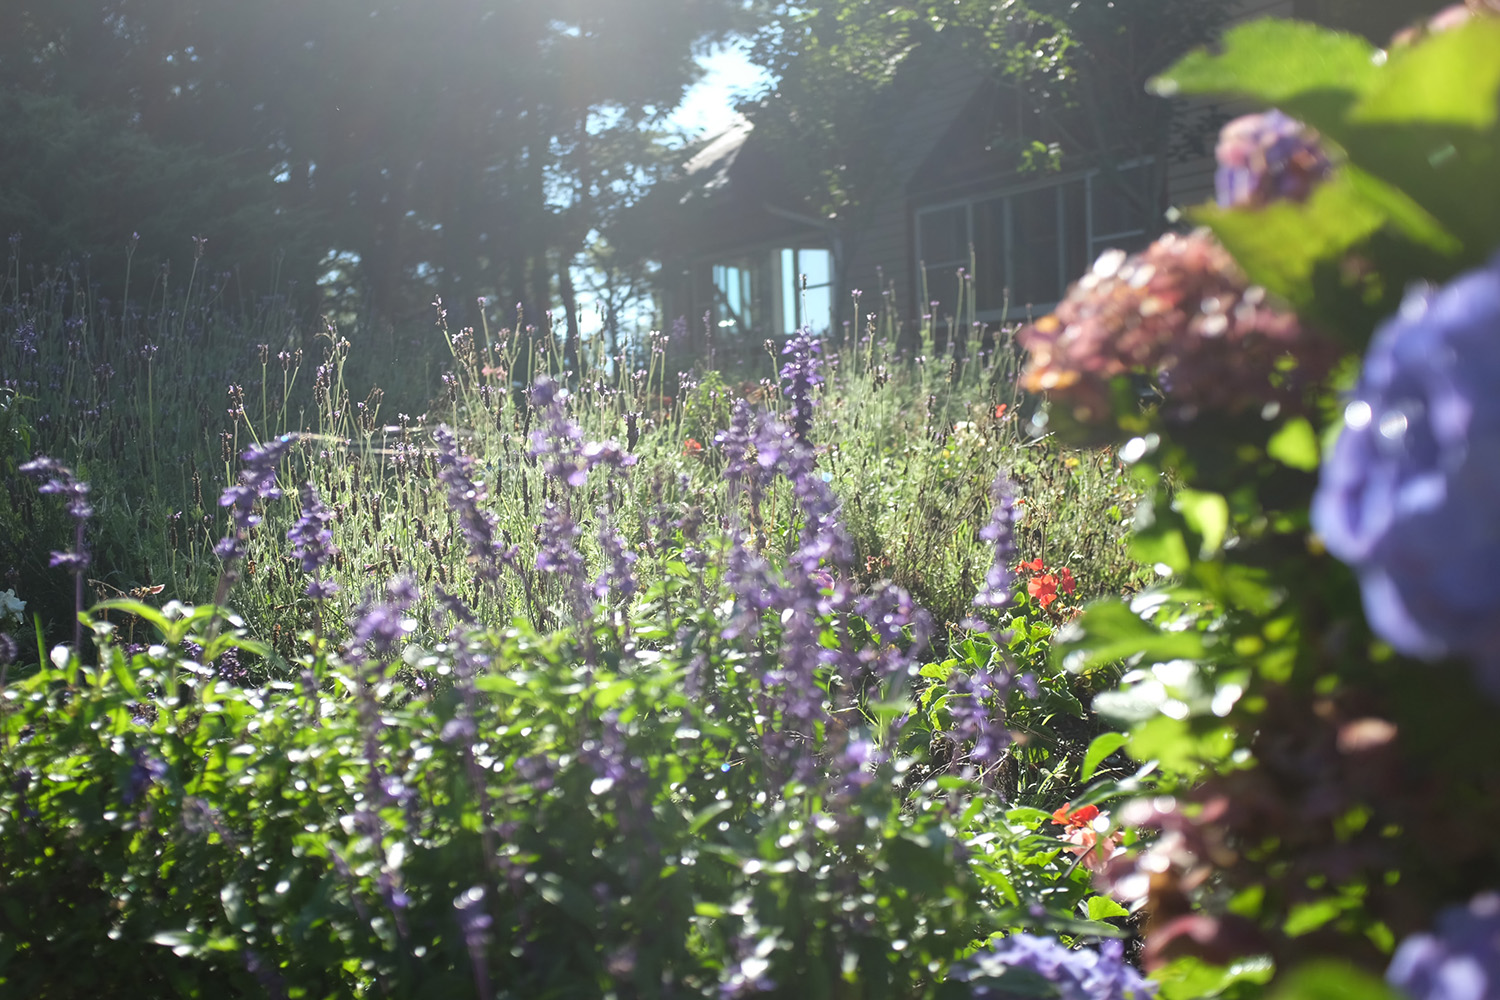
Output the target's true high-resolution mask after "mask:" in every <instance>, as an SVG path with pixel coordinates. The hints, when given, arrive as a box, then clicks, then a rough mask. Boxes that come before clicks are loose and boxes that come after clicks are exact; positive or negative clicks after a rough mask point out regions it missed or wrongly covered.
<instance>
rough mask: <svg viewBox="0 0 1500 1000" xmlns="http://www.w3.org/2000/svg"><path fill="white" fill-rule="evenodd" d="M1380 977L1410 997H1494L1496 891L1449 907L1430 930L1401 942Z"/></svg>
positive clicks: (1497, 987) (1499, 966) (1499, 990)
mask: <svg viewBox="0 0 1500 1000" xmlns="http://www.w3.org/2000/svg"><path fill="white" fill-rule="evenodd" d="M1385 978H1386V981H1387V982H1389V983H1390V984H1391V985H1392V986H1394V987H1396V988H1398V989H1400V990H1401V991H1402V992H1403V993H1405V994H1406V995H1407V996H1408V997H1411V1000H1497V998H1500V893H1495V892H1485V893H1481V894H1480V895H1478V896H1475V897H1474V898H1473V899H1472V900H1471V901H1470V902H1469V904H1468V905H1467V906H1454V907H1450V908H1448V909H1446V910H1444V911H1443V912H1442V913H1441V914H1439V915H1438V919H1437V926H1436V928H1435V929H1434V930H1433V932H1431V933H1427V934H1413V935H1412V936H1411V937H1409V938H1407V939H1406V940H1405V941H1402V942H1401V946H1400V947H1399V948H1397V949H1396V954H1395V955H1394V956H1392V958H1391V964H1390V967H1389V968H1387V969H1386V973H1385Z"/></svg>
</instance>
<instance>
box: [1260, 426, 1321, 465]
mask: <svg viewBox="0 0 1500 1000" xmlns="http://www.w3.org/2000/svg"><path fill="white" fill-rule="evenodd" d="M1266 454H1267V455H1270V456H1271V457H1272V458H1274V459H1276V461H1278V462H1280V463H1281V464H1282V465H1286V466H1290V467H1291V468H1293V469H1301V470H1302V471H1303V472H1312V471H1313V470H1314V469H1316V468H1317V467H1318V435H1317V434H1316V433H1314V432H1313V428H1312V424H1310V423H1308V422H1307V418H1306V417H1296V418H1294V419H1292V420H1288V421H1287V422H1286V423H1285V424H1283V425H1282V426H1281V427H1280V428H1279V429H1278V430H1277V431H1276V433H1275V434H1272V435H1271V440H1270V441H1269V442H1267V444H1266Z"/></svg>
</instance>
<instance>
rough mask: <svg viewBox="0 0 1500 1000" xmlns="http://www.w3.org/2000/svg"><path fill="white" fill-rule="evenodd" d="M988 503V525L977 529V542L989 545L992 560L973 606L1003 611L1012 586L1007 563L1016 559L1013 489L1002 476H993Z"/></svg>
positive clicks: (1008, 481) (1011, 573) (1011, 577)
mask: <svg viewBox="0 0 1500 1000" xmlns="http://www.w3.org/2000/svg"><path fill="white" fill-rule="evenodd" d="M990 502H991V504H992V507H991V509H990V521H989V523H988V524H986V525H985V526H984V527H983V528H981V529H979V538H980V540H981V541H985V542H989V543H990V545H991V546H992V547H993V549H994V552H995V557H994V561H993V562H992V563H991V564H990V568H989V571H988V572H986V573H985V575H984V586H983V587H981V588H980V589H979V593H978V594H976V595H975V597H974V606H975V607H979V608H1003V607H1005V606H1006V605H1007V604H1009V603H1010V598H1011V587H1012V586H1014V585H1015V582H1016V577H1015V573H1014V572H1012V570H1011V568H1010V561H1011V560H1012V559H1014V558H1015V557H1016V536H1015V527H1016V507H1015V487H1014V486H1012V485H1011V481H1010V479H1009V477H1007V476H1006V475H1005V473H1004V472H998V473H996V474H995V481H994V482H993V483H992V484H991V485H990Z"/></svg>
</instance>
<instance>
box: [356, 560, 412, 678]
mask: <svg viewBox="0 0 1500 1000" xmlns="http://www.w3.org/2000/svg"><path fill="white" fill-rule="evenodd" d="M418 596H419V595H418V593H417V586H416V584H415V583H413V582H412V581H411V580H409V579H407V578H405V577H398V578H396V579H394V580H391V581H390V582H389V583H387V584H386V585H385V595H384V597H380V596H377V595H376V594H373V593H370V594H366V595H365V598H364V600H363V601H361V602H360V605H359V608H358V609H357V610H356V611H355V613H354V624H353V627H352V628H351V630H350V631H351V633H352V640H353V641H352V643H351V645H352V649H353V650H354V655H355V656H360V655H363V653H364V652H365V651H368V652H369V653H370V654H371V655H373V656H374V657H375V659H376V660H379V661H386V660H389V659H390V658H391V655H392V653H394V652H395V650H396V646H397V644H398V643H400V642H401V640H403V639H405V638H406V637H407V636H408V635H410V634H411V633H412V632H413V631H414V630H415V629H416V627H417V623H416V621H415V620H414V619H412V617H411V616H410V615H409V614H408V612H410V611H411V608H412V606H413V605H414V604H416V603H417V599H418Z"/></svg>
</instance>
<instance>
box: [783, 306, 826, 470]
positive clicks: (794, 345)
mask: <svg viewBox="0 0 1500 1000" xmlns="http://www.w3.org/2000/svg"><path fill="white" fill-rule="evenodd" d="M822 351H823V345H822V343H821V342H820V341H819V340H817V339H816V338H815V337H813V335H812V332H811V331H810V330H808V329H805V328H804V329H801V330H798V331H797V333H796V334H795V335H794V336H793V337H792V338H791V339H790V340H788V341H787V342H786V346H785V347H784V348H782V350H781V353H782V355H783V356H784V357H787V358H789V360H788V361H787V362H786V364H784V365H782V366H781V381H782V392H783V393H785V394H786V398H787V399H789V400H791V403H792V433H793V434H794V435H796V438H797V440H798V441H801V442H803V443H806V442H807V440H808V437H809V435H810V434H811V433H812V420H813V392H814V391H815V390H816V389H817V387H818V386H820V385H822V384H823V376H822V374H821V371H822V367H823V359H822V357H821V356H820V355H821V354H822Z"/></svg>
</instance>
